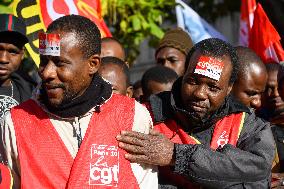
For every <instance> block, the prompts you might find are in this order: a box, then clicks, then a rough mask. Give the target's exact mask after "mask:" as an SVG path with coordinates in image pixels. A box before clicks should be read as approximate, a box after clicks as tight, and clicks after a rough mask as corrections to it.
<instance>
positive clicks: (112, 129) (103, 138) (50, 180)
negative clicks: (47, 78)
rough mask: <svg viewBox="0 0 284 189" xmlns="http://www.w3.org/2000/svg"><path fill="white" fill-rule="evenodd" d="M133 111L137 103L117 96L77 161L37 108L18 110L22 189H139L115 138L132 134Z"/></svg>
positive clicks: (94, 121)
mask: <svg viewBox="0 0 284 189" xmlns="http://www.w3.org/2000/svg"><path fill="white" fill-rule="evenodd" d="M118 105H119V107H118ZM134 107H135V105H134V100H131V99H129V98H127V97H123V96H120V95H113V96H112V98H110V99H109V100H108V101H107V102H106V104H104V105H102V106H101V110H100V112H99V113H94V114H93V115H92V118H91V120H90V123H89V125H88V129H87V131H86V134H85V137H84V139H83V141H82V144H81V147H80V149H79V151H78V153H77V155H76V157H75V159H73V158H72V156H71V154H70V153H69V151H68V150H67V148H66V146H65V144H64V143H63V141H62V140H61V138H60V136H59V134H58V133H57V131H56V130H55V128H54V126H53V125H52V124H51V122H50V119H49V117H48V115H47V114H46V113H45V112H44V111H43V110H42V108H41V107H39V106H38V105H37V104H36V102H34V101H33V100H28V101H26V102H24V103H22V104H21V105H19V106H17V107H15V108H13V109H12V110H11V116H12V120H13V123H14V127H15V133H16V140H17V147H18V153H19V160H20V168H21V188H22V189H30V188H48V189H65V188H70V189H71V188H72V189H76V188H78V189H79V188H80V189H82V188H88V189H94V188H129V189H136V188H139V186H138V183H137V181H136V178H135V176H134V174H133V172H132V169H131V166H130V163H129V161H127V160H126V159H125V158H124V155H125V151H123V150H121V149H120V148H118V145H117V141H116V138H115V137H116V135H117V134H119V132H120V131H121V130H131V129H132V126H133V119H134V111H135V110H134V109H135V108H134Z"/></svg>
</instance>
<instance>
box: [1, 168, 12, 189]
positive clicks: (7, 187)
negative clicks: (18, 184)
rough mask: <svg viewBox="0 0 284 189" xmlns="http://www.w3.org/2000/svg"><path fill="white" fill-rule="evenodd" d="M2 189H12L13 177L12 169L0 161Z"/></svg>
mask: <svg viewBox="0 0 284 189" xmlns="http://www.w3.org/2000/svg"><path fill="white" fill-rule="evenodd" d="M0 178H1V180H0V189H12V187H13V177H12V173H11V171H10V169H9V168H8V167H7V166H5V165H4V164H2V163H0Z"/></svg>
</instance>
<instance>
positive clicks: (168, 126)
mask: <svg viewBox="0 0 284 189" xmlns="http://www.w3.org/2000/svg"><path fill="white" fill-rule="evenodd" d="M244 118H245V113H244V112H242V113H238V114H231V115H229V116H226V117H224V118H223V119H221V120H220V121H218V122H217V123H216V125H215V128H214V132H213V136H212V139H211V143H210V147H211V148H212V149H214V150H216V149H217V148H218V147H221V148H222V147H223V146H224V145H225V144H231V145H233V146H236V145H237V141H238V138H239V136H240V133H241V130H242V128H243V123H244ZM155 129H156V130H158V131H159V132H161V133H163V134H165V135H166V136H167V137H168V138H170V139H171V141H173V142H174V143H178V144H200V142H199V141H198V140H197V139H195V138H194V137H192V136H190V135H188V134H187V133H186V132H184V131H183V130H182V128H181V127H180V126H179V125H177V124H176V122H175V121H174V120H167V121H166V122H165V123H159V124H157V125H155ZM159 174H160V175H161V176H162V177H163V178H164V179H166V180H168V181H171V182H172V183H174V184H175V185H178V186H179V187H182V188H199V186H198V185H197V184H193V183H191V182H189V181H188V180H186V179H185V178H184V177H182V176H180V175H177V174H174V173H173V172H172V171H171V170H170V168H169V167H160V168H159Z"/></svg>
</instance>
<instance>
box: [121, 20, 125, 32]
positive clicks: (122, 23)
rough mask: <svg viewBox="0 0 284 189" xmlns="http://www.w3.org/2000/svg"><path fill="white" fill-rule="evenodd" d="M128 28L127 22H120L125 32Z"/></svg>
mask: <svg viewBox="0 0 284 189" xmlns="http://www.w3.org/2000/svg"><path fill="white" fill-rule="evenodd" d="M126 28H127V23H126V21H125V20H122V21H121V22H120V29H121V30H122V31H124V32H125V31H126Z"/></svg>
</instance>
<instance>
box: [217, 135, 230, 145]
mask: <svg viewBox="0 0 284 189" xmlns="http://www.w3.org/2000/svg"><path fill="white" fill-rule="evenodd" d="M228 142H229V135H226V131H224V132H223V133H222V134H221V136H219V138H218V140H217V145H218V146H221V147H222V148H223V147H224V146H225V144H228Z"/></svg>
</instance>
